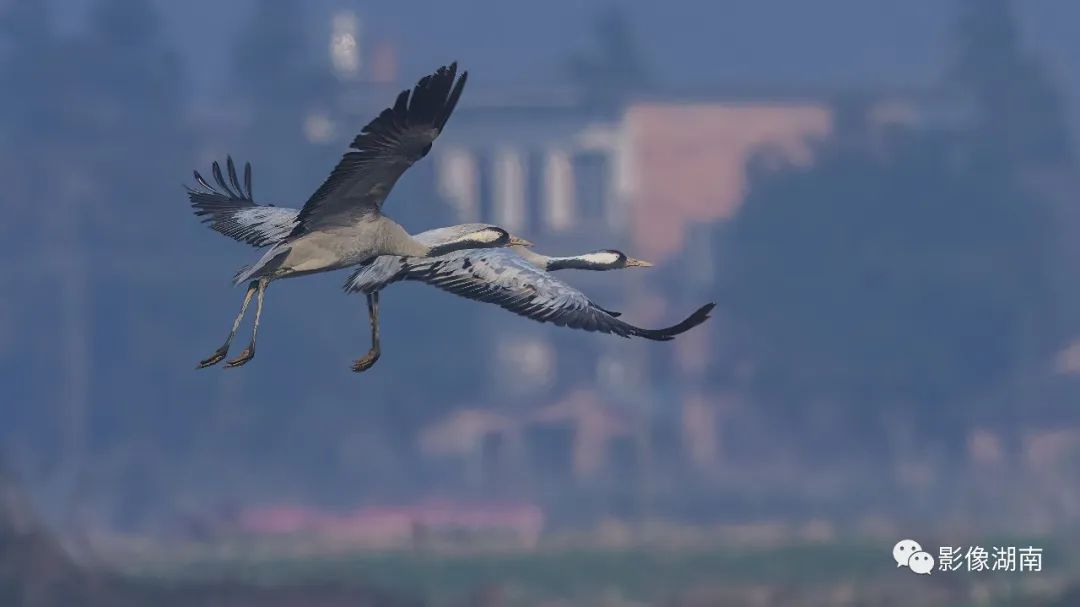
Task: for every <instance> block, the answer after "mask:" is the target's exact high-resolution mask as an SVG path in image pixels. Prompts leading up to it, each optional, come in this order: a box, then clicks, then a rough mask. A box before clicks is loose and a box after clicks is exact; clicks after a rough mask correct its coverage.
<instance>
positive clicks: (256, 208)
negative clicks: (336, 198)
mask: <svg viewBox="0 0 1080 607" xmlns="http://www.w3.org/2000/svg"><path fill="white" fill-rule="evenodd" d="M225 166H226V172H227V173H228V176H229V183H231V184H232V187H230V186H229V183H227V182H226V181H225V177H224V175H222V172H221V165H219V164H218V163H217V162H214V163H213V165H211V167H210V168H211V172H212V174H213V176H214V181H215V182H217V187H216V188H215V187H213V186H211V185H210V184H209V183H208V182H207V181H206V179H204V178H203V176H202V175H200V174H199V172H198V171H195V172H194V174H195V183H196V187H188V188H187V193H188V199H189V200H190V201H191V206H192V208H193V209H194V210H195V215H196V216H197V217H201V218H202V222H203V223H206V224H209V225H210V228H211V229H213V230H214V231H216V232H219V233H221V234H224V235H226V236H228V237H230V238H233V239H235V240H238V241H240V242H246V243H248V244H251V245H254V246H256V247H265V246H267V245H271V244H275V243H277V242H280V241H281V240H283V239H284V238H285V237H286V236H288V235H289V233H291V232H292V231H293V228H295V227H296V216H297V214H299V212H300V211H299V210H297V209H289V208H282V207H275V206H273V205H261V204H258V203H256V202H255V201H254V200H253V199H252V197H251V163H250V162H249V163H245V165H244V185H243V187H241V185H240V180H239V179H238V176H237V173H236V165H235V164H233V160H232V157H231V156H230V157H228V158H226V161H225ZM234 190H235V191H234Z"/></svg>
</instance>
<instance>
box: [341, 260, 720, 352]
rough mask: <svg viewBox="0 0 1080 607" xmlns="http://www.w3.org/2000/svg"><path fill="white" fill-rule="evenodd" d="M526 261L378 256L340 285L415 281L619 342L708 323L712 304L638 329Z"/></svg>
mask: <svg viewBox="0 0 1080 607" xmlns="http://www.w3.org/2000/svg"><path fill="white" fill-rule="evenodd" d="M536 257H537V258H538V260H543V261H534V262H530V261H528V260H526V259H525V258H523V257H522V256H521V255H519V254H518V252H517V250H516V248H515V249H485V250H473V251H457V252H454V253H448V254H446V255H440V256H438V257H432V258H425V259H401V258H390V259H387V258H386V257H380V258H378V259H376V260H375V261H374V262H373V263H372V264H371V265H368V266H365V267H362V268H360V269H358V270H357V271H356V272H354V273H353V275H352V276H351V277H350V278H349V280H348V281H347V282H346V284H345V290H346V291H349V292H364V293H368V294H370V293H375V292H378V291H379V290H381V289H383V288H385V287H386V286H387V285H388V284H390V283H392V282H396V281H398V280H416V281H421V282H425V283H427V284H429V285H432V286H434V287H437V288H439V289H442V290H444V291H447V292H450V293H453V294H455V295H460V296H462V297H467V298H469V299H474V300H477V301H483V302H487V303H492V304H495V305H498V306H500V307H502V308H504V309H506V310H509V311H511V312H513V313H515V314H518V315H521V316H525V317H526V318H531V319H533V320H536V321H539V322H550V323H553V324H555V325H557V326H565V327H569V328H572V329H582V330H585V331H598V332H601V333H610V334H613V335H619V336H622V337H643V338H645V339H651V340H654V341H668V340H671V339H673V338H674V337H675V336H676V335H679V334H680V333H685V332H686V331H689V330H690V329H692V328H694V327H696V326H698V325H700V324H701V323H703V322H705V321H706V320H707V319H708V318H709V312H710V311H712V309H713V307H715V304H711V303H710V304H707V305H704V306H702V307H701V308H698V309H697V310H696V311H695V312H694V313H693V314H691V315H690V316H689V317H687V318H686V319H685V320H683V321H682V322H680V323H678V324H675V325H672V326H670V327H666V328H663V329H643V328H641V327H637V326H634V325H631V324H629V323H627V322H624V321H622V320H619V319H618V318H617V316H618V314H617V313H614V312H611V311H609V310H605V309H604V308H602V307H600V306H598V305H596V304H595V303H593V302H592V301H591V300H590V299H589V298H588V297H586V296H585V294H584V293H582V292H581V291H579V290H577V289H575V288H574V287H571V286H570V285H568V284H566V283H565V282H563V281H561V280H559V279H557V278H555V277H554V276H552V275H551V274H549V273H548V272H547V271H545V269H544V268H543V267H539V266H540V265H550V263H551V262H550V260H553V259H558V258H545V257H544V256H540V255H537V256H536Z"/></svg>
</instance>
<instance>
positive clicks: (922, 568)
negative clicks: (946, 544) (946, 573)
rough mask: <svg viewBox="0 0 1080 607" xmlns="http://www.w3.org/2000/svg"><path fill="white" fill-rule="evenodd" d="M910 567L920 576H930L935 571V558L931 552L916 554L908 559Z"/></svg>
mask: <svg viewBox="0 0 1080 607" xmlns="http://www.w3.org/2000/svg"><path fill="white" fill-rule="evenodd" d="M908 567H910V568H911V570H912V571H914V572H915V573H918V574H919V575H930V572H931V571H933V570H934V557H932V556H930V553H929V552H916V553H915V554H913V555H911V558H909V559H908Z"/></svg>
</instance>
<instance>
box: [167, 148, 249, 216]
mask: <svg viewBox="0 0 1080 607" xmlns="http://www.w3.org/2000/svg"><path fill="white" fill-rule="evenodd" d="M225 171H226V173H227V174H228V181H226V180H225V174H223V173H222V171H221V163H219V162H218V161H216V160H215V161H213V162H212V163H210V172H211V175H212V176H213V178H214V182H215V183H216V184H217V186H216V187H215V186H213V185H211V184H210V182H209V181H207V180H206V179H205V178H204V177H203V176H202V174H201V173H199V171H198V170H197V169H196V170H193V171H192V175H193V176H194V178H195V184H196V187H191V186H189V185H187V184H184V188H185V189H186V190H187V194H188V198H189V199H190V200H191V203H192V205H193V206H195V207H196V208H206V209H213V208H216V207H223V206H224V207H228V208H236V207H237V206H250V205H253V204H254V203H255V201H254V199H253V198H252V194H251V163H250V162H247V163H245V164H244V181H243V183H241V182H240V178H239V176H238V174H237V172H236V163H235V162H234V161H233V159H232V156H231V155H227V156H226V157H225ZM237 203H242V204H239V205H238V204H237Z"/></svg>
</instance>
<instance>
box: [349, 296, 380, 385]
mask: <svg viewBox="0 0 1080 607" xmlns="http://www.w3.org/2000/svg"><path fill="white" fill-rule="evenodd" d="M367 306H368V320H369V321H370V322H371V348H370V349H369V350H368V351H367V354H365V355H364V356H363V357H361V358H360V359H359V360H357V361H356V362H355V363H353V366H352V370H353V371H356V372H357V373H363V372H364V371H367V370H368V369H370V368H371V367H373V366H374V365H375V363H376V362H377V361H378V360H379V355H380V354H381V353H382V350H381V348H380V347H379V292H378V291H376V292H374V293H369V294H368V296H367Z"/></svg>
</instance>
